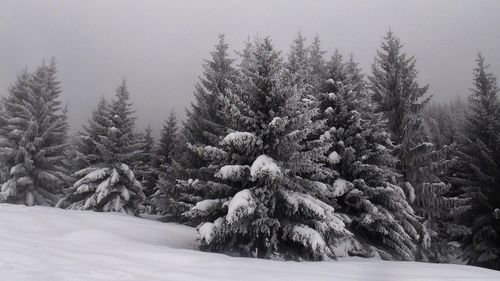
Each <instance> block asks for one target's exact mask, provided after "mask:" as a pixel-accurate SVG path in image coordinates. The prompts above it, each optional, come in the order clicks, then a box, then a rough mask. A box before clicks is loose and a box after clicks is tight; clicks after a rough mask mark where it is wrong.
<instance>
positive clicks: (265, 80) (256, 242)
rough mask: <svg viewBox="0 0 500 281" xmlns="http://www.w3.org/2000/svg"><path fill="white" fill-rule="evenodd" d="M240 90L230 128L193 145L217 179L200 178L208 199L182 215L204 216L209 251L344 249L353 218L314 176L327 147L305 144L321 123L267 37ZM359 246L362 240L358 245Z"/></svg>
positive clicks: (323, 254)
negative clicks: (213, 140)
mask: <svg viewBox="0 0 500 281" xmlns="http://www.w3.org/2000/svg"><path fill="white" fill-rule="evenodd" d="M243 53H244V54H245V55H244V57H243V60H242V62H241V76H240V77H239V81H238V83H237V90H236V91H234V92H232V93H231V94H229V95H227V96H226V97H227V98H226V99H225V103H224V106H223V108H222V109H221V111H222V112H225V113H226V114H227V115H228V116H231V120H229V123H228V125H229V126H230V131H228V134H227V135H226V136H225V137H224V138H223V139H222V141H221V142H219V143H218V144H217V145H216V146H215V147H214V146H196V147H194V148H193V149H194V150H195V151H197V152H198V153H199V154H200V155H202V156H203V157H205V158H206V159H209V160H210V162H209V167H210V168H211V169H213V170H215V171H216V172H215V176H216V178H215V179H214V180H213V181H205V180H200V179H195V180H193V181H191V183H190V184H191V185H192V186H194V188H198V189H206V190H209V191H210V193H207V197H204V198H203V199H204V200H202V201H199V202H198V203H197V204H196V205H195V206H194V207H193V208H192V209H191V210H190V211H189V212H187V213H185V216H187V217H190V218H194V219H196V218H201V220H202V221H203V224H201V225H200V226H199V228H198V229H199V237H198V241H199V243H200V247H201V249H203V250H207V251H216V252H224V253H230V254H236V255H241V256H254V257H260V258H277V259H280V258H281V259H295V260H304V259H305V260H326V259H331V258H335V257H336V256H337V255H344V254H345V252H346V251H348V248H349V247H346V246H345V245H351V244H352V243H353V242H354V240H352V239H353V236H352V234H351V233H350V232H349V231H347V230H346V228H345V223H344V221H347V220H348V218H346V217H344V216H341V215H338V214H336V213H335V211H334V209H333V208H332V207H331V206H330V205H329V203H330V200H332V199H333V197H334V195H333V190H331V189H328V187H327V186H325V185H324V184H322V183H320V182H318V181H314V180H311V179H312V178H317V179H321V178H325V177H327V176H328V175H325V173H324V171H323V170H322V169H321V166H322V165H321V164H319V161H320V160H322V159H324V158H325V157H324V154H325V153H326V151H327V150H328V148H329V144H328V143H324V142H322V141H319V140H316V141H311V142H308V143H305V140H306V138H307V136H309V135H310V134H311V133H312V132H314V131H316V130H318V129H319V128H320V127H321V125H322V124H323V123H322V122H321V121H316V122H313V121H312V117H313V116H314V115H315V114H316V112H317V111H316V109H315V108H313V107H312V106H311V101H310V100H308V99H304V98H303V92H304V91H305V89H304V88H303V87H300V88H299V87H297V86H295V85H292V84H291V83H290V80H289V79H288V78H289V77H290V76H289V75H287V74H286V73H284V72H285V68H284V67H283V63H282V59H281V57H280V54H279V52H277V51H275V50H274V47H273V46H272V44H271V41H270V39H269V38H265V39H256V40H255V42H253V43H252V45H250V46H247V48H246V50H245V52H243ZM355 246H357V245H355Z"/></svg>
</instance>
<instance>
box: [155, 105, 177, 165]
mask: <svg viewBox="0 0 500 281" xmlns="http://www.w3.org/2000/svg"><path fill="white" fill-rule="evenodd" d="M178 140H179V137H178V127H177V116H176V114H175V111H174V110H171V111H170V115H169V117H168V119H167V120H166V121H165V123H164V124H163V128H162V130H161V133H160V139H159V140H158V144H157V146H156V148H155V151H156V155H157V161H158V162H157V164H155V167H156V168H161V167H163V166H167V165H170V164H172V161H173V159H174V158H176V157H175V154H176V152H177V143H178Z"/></svg>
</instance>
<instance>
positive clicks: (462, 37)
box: [0, 0, 500, 131]
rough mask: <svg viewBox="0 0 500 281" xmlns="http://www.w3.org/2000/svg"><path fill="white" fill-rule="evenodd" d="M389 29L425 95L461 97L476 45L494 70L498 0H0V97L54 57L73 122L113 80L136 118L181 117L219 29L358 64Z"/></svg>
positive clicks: (235, 44) (233, 42)
mask: <svg viewBox="0 0 500 281" xmlns="http://www.w3.org/2000/svg"><path fill="white" fill-rule="evenodd" d="M389 27H390V28H391V29H392V30H393V31H394V32H395V33H396V34H397V35H398V36H399V37H400V38H401V40H402V41H403V43H404V44H405V50H406V51H407V52H408V53H409V54H414V55H416V57H417V67H418V69H419V70H420V80H421V81H424V82H426V83H429V84H430V92H431V93H432V94H433V95H434V96H435V100H438V101H444V100H448V99H449V98H450V97H454V96H456V95H457V94H458V95H461V96H465V95H467V94H468V88H469V87H470V85H471V71H472V68H473V67H474V59H475V55H476V52H477V51H478V50H480V51H481V52H482V53H483V54H484V55H485V57H486V59H487V62H488V63H490V64H491V65H492V67H491V70H492V71H494V72H495V73H496V74H497V75H498V74H500V1H498V0H492V1H485V0H484V1H482V0H474V1H470V0H469V1H466V0H464V1H458V0H456V1H449V0H439V1H431V0H425V1H424V0H419V1H402V0H384V1H382V0H379V1H369V0H367V1H355V0H354V1H352V0H351V1H318V0H304V1H291V0H289V1H284V0H283V1H280V0H252V1H250V0H249V1H237V0H234V1H230V0H220V1H216V0H213V1H207V0H205V1H203V0H199V1H194V0H184V1H180V0H179V1H167V0H164V1H147V0H142V1H139V0H114V1H111V0H110V1H95V0H79V1H75V0H65V1H55V0H54V1H48V0H47V1H40V0H31V1H28V0H0V94H1V95H5V94H6V93H7V88H8V86H9V85H10V84H11V83H12V82H13V81H14V80H15V77H16V75H17V74H18V73H19V72H20V71H21V70H22V69H23V68H25V67H28V68H29V69H33V68H34V67H35V66H36V65H38V64H39V63H40V62H41V61H42V59H43V58H50V57H51V56H55V57H56V58H57V60H58V63H59V64H58V65H59V72H60V73H59V78H60V79H61V81H62V82H63V91H64V92H63V96H62V98H63V99H64V100H65V101H67V102H68V103H69V115H70V116H69V117H70V122H71V125H72V129H73V131H74V130H77V129H79V128H80V126H81V125H82V124H83V123H85V122H86V121H87V118H88V116H89V115H90V112H91V110H92V109H93V108H94V106H95V104H96V103H97V101H98V99H99V97H101V96H106V97H110V96H112V95H113V94H114V89H115V88H116V87H117V86H118V85H119V83H120V81H121V79H122V78H123V77H126V78H127V82H128V85H129V90H130V91H131V93H132V95H133V101H134V103H135V107H136V109H137V115H138V116H139V120H138V124H139V126H145V125H146V124H147V123H151V125H152V126H153V128H154V129H159V127H160V124H161V122H162V120H163V119H164V118H165V117H166V116H167V115H168V112H169V111H170V108H172V107H174V108H175V109H176V112H177V113H178V114H179V116H180V117H181V118H183V117H184V108H185V107H186V106H188V105H189V102H190V101H191V99H192V92H193V88H194V84H195V82H196V81H197V77H198V76H199V75H200V73H201V64H202V60H203V59H205V58H208V56H209V52H210V51H211V50H212V48H213V45H214V44H215V43H216V41H217V34H218V33H224V34H226V37H227V40H228V42H229V43H230V47H231V49H232V50H240V49H241V48H242V46H243V42H244V41H245V39H246V38H247V37H248V36H249V35H251V36H253V35H255V34H259V35H270V36H271V38H272V39H273V41H274V43H275V44H276V46H277V47H278V48H280V49H282V50H284V51H285V54H286V52H287V51H288V46H289V44H290V42H291V40H292V39H293V38H294V36H295V34H296V33H297V31H298V30H301V31H302V33H303V34H304V35H305V36H306V37H307V38H308V39H312V37H314V35H315V34H318V35H319V36H320V38H321V40H322V42H323V47H324V49H325V50H327V51H328V52H329V54H330V53H331V52H332V51H333V50H334V49H335V48H339V50H340V51H341V52H343V53H344V54H348V53H350V52H352V53H354V55H355V56H356V59H357V60H358V61H359V63H360V64H361V66H362V68H363V70H364V71H365V72H368V71H369V70H370V68H369V66H370V64H371V63H372V61H373V57H374V55H375V53H376V49H377V48H378V46H379V44H380V41H381V38H382V37H383V36H384V34H385V32H386V31H387V30H388V28H389Z"/></svg>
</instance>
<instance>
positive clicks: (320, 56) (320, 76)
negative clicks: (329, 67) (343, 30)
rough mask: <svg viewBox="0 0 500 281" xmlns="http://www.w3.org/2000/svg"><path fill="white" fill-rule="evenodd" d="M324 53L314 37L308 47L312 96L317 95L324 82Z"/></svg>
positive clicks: (316, 37) (318, 41)
mask: <svg viewBox="0 0 500 281" xmlns="http://www.w3.org/2000/svg"><path fill="white" fill-rule="evenodd" d="M325 53H326V52H325V51H323V50H322V49H321V41H320V40H319V37H318V36H315V37H314V39H313V41H312V43H311V45H309V47H308V56H307V59H308V64H309V67H310V71H311V73H310V84H311V86H312V88H313V94H315V93H319V92H320V91H319V89H320V88H321V87H322V86H323V84H324V81H325V80H326V78H325V77H326V73H325V71H326V68H325V67H326V62H325V59H324V55H325Z"/></svg>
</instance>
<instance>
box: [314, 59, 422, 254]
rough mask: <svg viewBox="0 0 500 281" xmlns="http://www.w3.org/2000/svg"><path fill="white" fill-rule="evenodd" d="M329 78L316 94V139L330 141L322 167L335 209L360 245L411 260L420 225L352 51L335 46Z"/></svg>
mask: <svg viewBox="0 0 500 281" xmlns="http://www.w3.org/2000/svg"><path fill="white" fill-rule="evenodd" d="M326 71H327V73H329V74H331V75H333V76H334V77H335V78H336V80H334V79H329V80H328V82H327V83H326V85H325V87H324V91H325V92H324V93H322V94H320V95H319V96H318V99H319V109H320V112H321V115H320V118H324V119H325V120H326V131H325V132H324V133H323V134H322V135H321V139H323V140H324V141H326V142H329V143H331V144H332V146H331V148H330V149H329V151H328V153H327V155H328V158H327V161H326V163H325V169H326V170H327V171H329V173H331V174H332V175H334V176H333V177H332V178H331V179H330V180H329V181H327V182H326V183H327V184H329V185H331V186H332V187H333V190H334V196H335V201H334V204H333V206H334V207H335V209H336V212H338V213H341V214H343V215H344V216H346V217H349V219H350V222H349V224H348V229H349V230H350V231H351V232H352V233H353V234H354V235H355V238H356V240H357V243H359V244H361V245H363V246H364V249H365V251H364V252H360V253H358V254H364V255H369V254H370V251H371V252H372V253H371V254H375V255H379V256H381V257H382V258H384V259H398V260H414V259H415V258H416V250H417V245H418V241H419V240H420V239H421V237H420V233H421V232H422V225H421V224H420V222H419V221H418V217H417V215H416V214H415V213H414V211H413V209H412V207H411V206H410V204H409V202H408V201H409V199H410V198H407V196H406V195H405V192H404V191H403V188H402V187H401V186H400V183H399V182H398V177H399V175H398V173H399V172H398V170H397V169H396V163H397V158H396V157H394V156H393V155H392V154H393V150H394V145H393V144H392V142H391V140H390V134H388V133H387V132H386V129H385V125H386V124H385V122H384V119H383V116H381V114H380V113H378V114H377V113H375V112H374V108H373V107H372V105H371V99H370V96H369V95H368V93H367V91H366V87H365V83H364V81H363V75H362V74H361V70H360V69H359V67H358V66H357V63H356V62H355V61H354V59H353V56H352V55H351V57H350V58H349V60H348V61H347V62H345V61H344V60H343V58H342V56H341V55H340V54H339V53H338V52H336V53H335V54H334V55H333V57H332V59H331V60H330V61H329V63H328V64H327V70H326Z"/></svg>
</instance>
